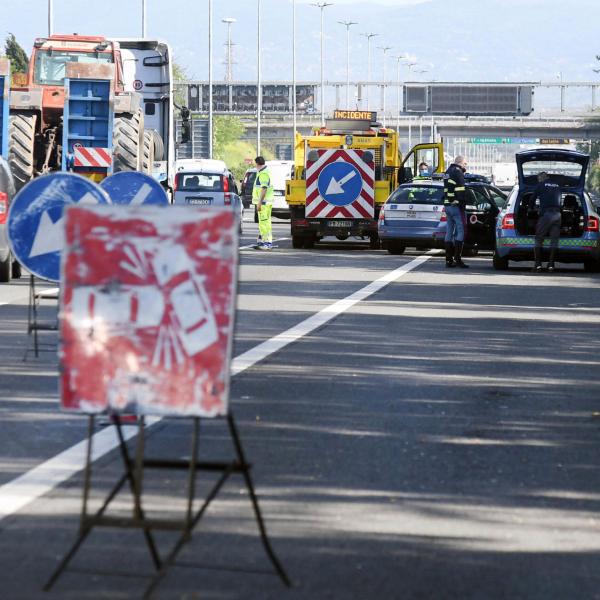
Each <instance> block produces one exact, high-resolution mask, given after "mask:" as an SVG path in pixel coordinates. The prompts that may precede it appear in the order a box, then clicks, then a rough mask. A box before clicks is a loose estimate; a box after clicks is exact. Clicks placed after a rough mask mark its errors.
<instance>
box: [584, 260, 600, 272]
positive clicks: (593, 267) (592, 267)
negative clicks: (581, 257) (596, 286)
mask: <svg viewBox="0 0 600 600" xmlns="http://www.w3.org/2000/svg"><path fill="white" fill-rule="evenodd" d="M583 268H584V269H585V270H586V272H587V273H600V261H597V260H586V261H585V262H584V263H583Z"/></svg>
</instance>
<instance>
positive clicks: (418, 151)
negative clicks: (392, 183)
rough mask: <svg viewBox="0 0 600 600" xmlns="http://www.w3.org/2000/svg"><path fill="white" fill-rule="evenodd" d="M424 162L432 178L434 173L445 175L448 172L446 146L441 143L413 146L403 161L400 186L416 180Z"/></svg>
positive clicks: (399, 180)
mask: <svg viewBox="0 0 600 600" xmlns="http://www.w3.org/2000/svg"><path fill="white" fill-rule="evenodd" d="M423 162H424V163H427V166H428V167H429V172H428V174H429V175H430V176H431V175H433V174H434V173H443V172H444V171H445V170H446V165H445V161H444V145H443V144H442V143H441V142H440V143H435V144H417V145H416V146H413V147H412V148H411V150H410V152H409V153H408V154H407V155H406V157H405V158H404V160H403V161H402V165H401V167H400V172H399V174H398V185H400V184H401V183H406V182H407V181H411V180H412V179H414V178H415V177H416V176H417V175H418V174H419V165H420V164H421V163H423Z"/></svg>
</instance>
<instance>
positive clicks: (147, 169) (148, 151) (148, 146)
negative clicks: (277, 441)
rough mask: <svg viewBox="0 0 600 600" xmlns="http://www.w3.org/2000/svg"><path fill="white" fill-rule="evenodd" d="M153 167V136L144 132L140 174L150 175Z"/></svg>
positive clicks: (149, 132) (148, 132) (150, 132)
mask: <svg viewBox="0 0 600 600" xmlns="http://www.w3.org/2000/svg"><path fill="white" fill-rule="evenodd" d="M153 166H154V136H153V135H152V131H148V130H146V131H144V154H143V156H142V173H146V175H152V167H153Z"/></svg>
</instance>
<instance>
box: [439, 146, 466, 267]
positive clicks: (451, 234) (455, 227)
mask: <svg viewBox="0 0 600 600" xmlns="http://www.w3.org/2000/svg"><path fill="white" fill-rule="evenodd" d="M466 170H467V161H466V160H465V158H464V156H457V157H456V158H455V159H454V162H453V163H452V164H451V165H450V166H449V167H448V169H446V173H445V175H444V210H445V211H446V219H447V220H446V238H445V242H446V266H447V267H455V266H456V267H461V268H462V269H467V268H468V267H469V265H466V264H465V263H464V262H463V260H462V251H463V244H464V241H465V222H466V219H465V207H466V204H467V203H466V193H465V172H466Z"/></svg>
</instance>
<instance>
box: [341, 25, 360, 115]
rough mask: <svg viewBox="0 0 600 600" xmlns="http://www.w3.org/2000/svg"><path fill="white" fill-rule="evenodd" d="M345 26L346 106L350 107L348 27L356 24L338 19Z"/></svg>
mask: <svg viewBox="0 0 600 600" xmlns="http://www.w3.org/2000/svg"><path fill="white" fill-rule="evenodd" d="M338 23H339V24H340V25H345V26H346V108H347V109H348V108H350V27H352V25H357V24H358V23H356V22H355V21H338Z"/></svg>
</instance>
